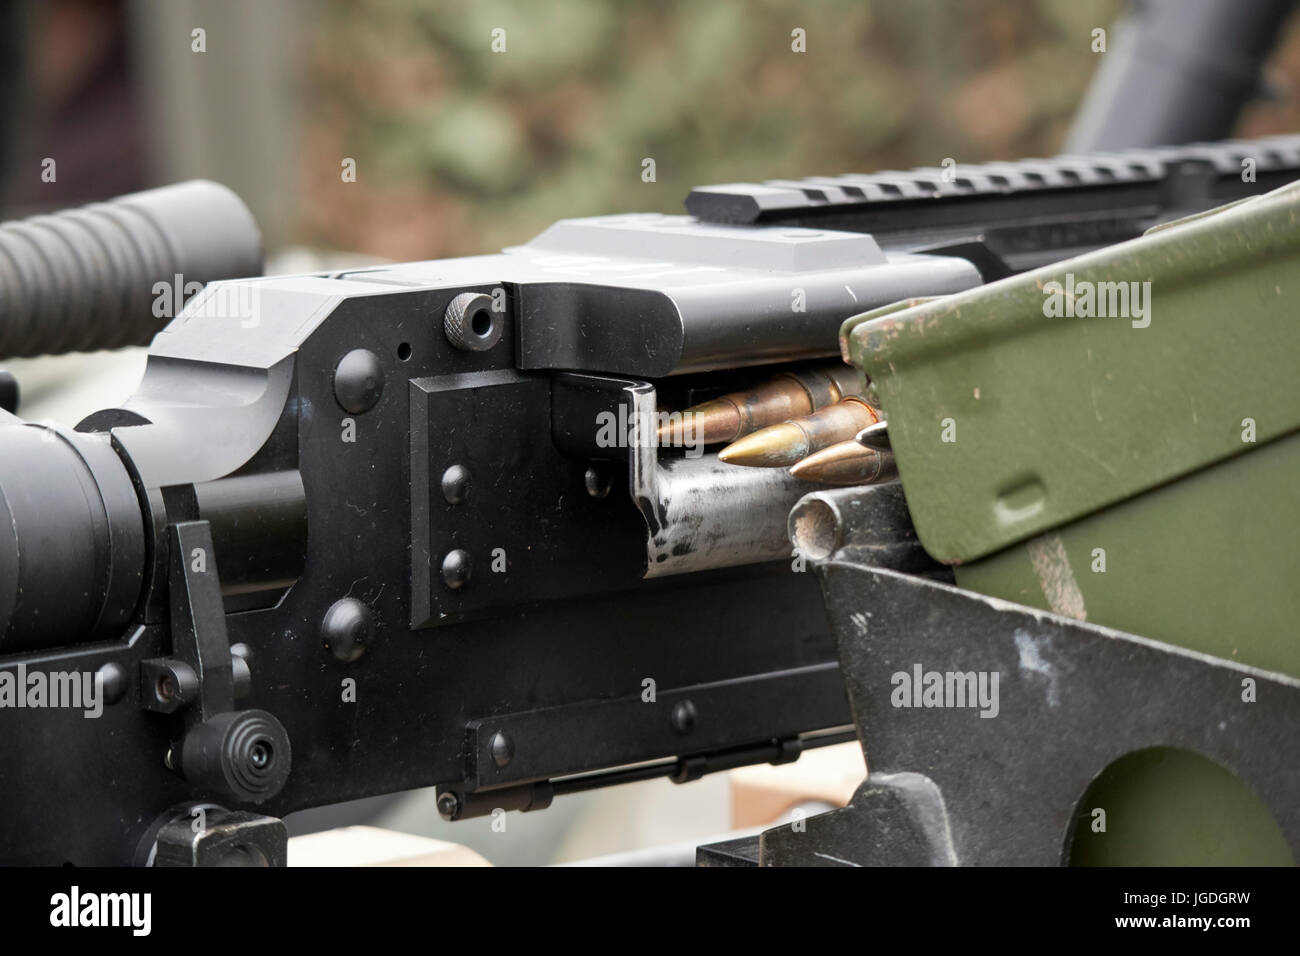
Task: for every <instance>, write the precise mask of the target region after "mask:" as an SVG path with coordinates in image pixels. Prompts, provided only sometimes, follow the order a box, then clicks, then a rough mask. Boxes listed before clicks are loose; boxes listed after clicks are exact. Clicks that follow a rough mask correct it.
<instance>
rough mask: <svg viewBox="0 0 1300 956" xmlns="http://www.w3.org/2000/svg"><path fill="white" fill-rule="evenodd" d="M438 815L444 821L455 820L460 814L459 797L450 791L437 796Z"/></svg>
mask: <svg viewBox="0 0 1300 956" xmlns="http://www.w3.org/2000/svg"><path fill="white" fill-rule="evenodd" d="M438 813H439V814H440V815H441V816H442V817H443V818H444V819H446V820H454V819H456V815H457V814H459V813H460V797H458V796H456V794H454V793H452V792H451V791H450V790H448V791H446V792H445V793H440V794H438Z"/></svg>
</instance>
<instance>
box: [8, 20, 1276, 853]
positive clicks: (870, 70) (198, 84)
mask: <svg viewBox="0 0 1300 956" xmlns="http://www.w3.org/2000/svg"><path fill="white" fill-rule="evenodd" d="M1122 7H1123V5H1122V4H1121V3H1120V2H1119V0H909V2H907V3H898V2H885V0H879V2H864V0H819V2H817V3H813V4H799V5H794V4H791V3H789V2H776V0H712V2H709V3H698V2H688V0H659V2H654V3H648V2H647V3H629V2H621V0H548V2H546V3H537V2H534V0H401V2H399V0H220V2H217V0H44V2H39V3H37V2H15V0H0V134H2V135H0V216H3V218H13V217H16V216H21V215H27V214H31V213H35V212H40V211H44V210H49V209H54V208H60V207H67V206H70V205H76V204H81V203H84V202H88V201H91V200H97V199H104V198H108V197H111V196H115V195H119V194H122V193H126V192H131V191H133V190H138V189H145V188H149V187H151V186H156V185H161V184H164V183H169V182H176V181H179V180H184V179H191V178H196V177H202V178H210V179H215V180H217V181H219V182H223V183H225V184H226V185H228V186H230V187H232V188H233V189H234V190H235V191H236V192H238V193H239V194H240V195H241V196H242V197H243V198H244V200H245V201H246V202H247V203H248V205H249V206H250V208H251V209H252V211H253V213H254V215H255V216H256V217H257V219H258V221H259V223H260V224H261V227H262V231H263V235H264V240H265V245H266V251H267V256H268V266H267V269H268V271H269V272H284V271H297V272H302V271H312V270H316V269H320V268H325V267H327V266H328V267H334V266H343V265H350V264H353V263H362V262H367V261H373V259H375V258H383V259H393V260H411V259H429V258H438V257H444V256H452V255H465V254H473V253H481V252H494V251H497V250H498V249H499V248H501V247H502V246H505V245H511V244H515V243H520V242H523V241H526V240H527V239H529V238H531V237H532V236H534V235H536V234H537V233H538V232H540V231H541V230H542V229H544V228H545V227H546V226H547V225H549V224H550V223H551V222H553V221H554V220H556V219H560V218H566V217H575V216H588V215H599V214H607V213H614V212H622V211H657V212H668V213H672V212H680V211H681V201H682V199H683V197H684V196H685V195H686V193H687V192H688V191H689V190H690V188H691V187H692V186H695V185H700V184H705V183H719V182H731V181H746V180H749V181H752V180H763V179H776V178H800V177H804V176H813V175H832V174H838V173H846V172H870V171H874V170H878V169H888V168H899V167H904V168H905V167H910V166H920V165H925V166H934V165H938V164H940V163H941V162H942V161H943V159H944V158H947V157H952V158H954V159H955V160H956V162H957V163H959V164H961V163H969V162H980V161H984V160H990V159H1018V158H1022V157H1027V156H1044V155H1051V154H1053V153H1056V152H1058V151H1059V150H1060V149H1061V146H1062V143H1063V141H1064V139H1065V135H1066V132H1067V129H1068V128H1069V124H1070V121H1071V119H1072V118H1073V115H1074V112H1075V110H1076V109H1077V108H1078V106H1079V102H1080V100H1081V99H1082V97H1083V93H1084V90H1085V88H1086V87H1087V84H1088V81H1089V79H1090V78H1091V76H1092V74H1093V71H1094V70H1095V69H1096V67H1097V65H1098V62H1099V59H1100V56H1101V54H1098V53H1096V52H1094V51H1093V40H1094V37H1093V31H1094V30H1095V29H1097V28H1104V29H1107V30H1109V29H1110V28H1111V27H1112V25H1113V23H1114V21H1115V19H1116V17H1117V15H1118V14H1119V13H1120V12H1121V10H1122ZM796 29H798V30H802V31H804V37H805V44H806V52H799V53H796V52H794V50H792V42H794V41H793V39H792V31H794V30H796ZM495 31H503V32H495ZM494 46H495V49H494ZM1297 89H1300V22H1297V20H1296V18H1294V17H1293V18H1292V19H1291V20H1290V21H1289V22H1288V25H1287V27H1286V29H1285V31H1284V35H1283V37H1282V39H1281V42H1280V43H1279V44H1278V46H1277V48H1276V50H1275V52H1274V54H1273V57H1272V59H1271V61H1270V63H1269V66H1268V70H1267V90H1266V92H1267V93H1268V95H1266V96H1264V97H1262V98H1260V99H1259V100H1257V101H1255V102H1254V103H1252V104H1251V105H1250V106H1249V108H1248V109H1247V110H1246V111H1245V113H1244V114H1243V116H1242V118H1241V120H1240V123H1239V127H1238V130H1237V133H1238V135H1241V136H1259V135H1267V134H1271V133H1277V132H1288V131H1292V130H1296V129H1300V97H1298V96H1297V92H1296V91H1297ZM647 158H649V159H653V160H654V167H655V169H654V171H655V176H654V181H652V182H647V181H646V180H645V178H644V177H643V169H644V167H643V161H644V160H645V159H647ZM48 159H53V160H54V161H55V166H54V169H55V170H56V173H55V175H54V177H53V178H52V179H51V178H50V177H49V176H48V175H45V176H43V175H42V174H43V172H45V171H46V169H47V165H48V164H47V163H46V162H45V161H46V160H48ZM348 160H351V161H353V162H354V164H355V181H345V177H344V176H343V175H341V173H342V170H343V166H344V164H345V162H346V161H348ZM6 365H7V367H9V368H10V370H11V371H14V372H16V373H17V374H18V377H19V380H20V382H21V383H22V386H23V390H24V408H23V414H24V416H25V417H28V418H31V419H42V418H51V419H53V420H55V421H60V422H63V423H66V424H75V422H76V421H78V420H79V419H80V418H81V417H82V416H83V415H85V414H87V413H88V412H90V411H92V410H94V409H97V408H100V407H103V406H106V405H111V404H114V403H117V402H119V401H120V400H121V399H122V398H124V397H125V396H126V395H127V394H128V393H129V392H130V391H131V390H132V388H133V386H134V384H135V382H136V381H137V380H138V378H139V374H140V370H141V369H142V368H143V351H142V350H139V349H134V350H124V351H122V352H118V353H114V354H113V355H111V356H103V355H91V356H85V355H69V356H62V357H58V358H53V359H40V360H36V361H29V362H11V363H6ZM836 749H837V750H838V751H839V753H840V757H838V758H836V759H837V760H838V761H839V763H833V762H832V763H831V764H827V765H826V766H825V767H823V769H822V770H821V771H820V773H821V776H822V777H823V778H824V779H825V780H830V781H832V782H831V783H827V784H826V785H825V787H824V795H825V797H826V799H827V800H828V801H829V800H833V798H834V794H835V793H837V792H839V790H837V788H840V789H842V784H843V781H842V779H841V778H843V777H844V774H845V773H847V774H848V776H847V779H848V780H849V784H848V787H849V791H850V792H851V789H852V784H853V783H856V781H857V780H858V779H860V777H861V773H862V767H861V754H860V751H857V750H856V745H847V749H844V748H836ZM807 759H808V758H805V760H807ZM827 759H829V758H827ZM802 763H803V761H801V764H802ZM837 768H838V769H837ZM845 768H847V770H846V769H845ZM790 769H791V768H783V769H778V770H771V769H769V770H766V771H761V774H768V775H769V776H768V777H764V778H763V779H764V780H766V781H767V783H764V784H762V786H759V785H758V784H756V783H755V782H754V780H753V775H752V774H751V775H750V777H749V778H745V779H739V780H738V779H736V778H732V779H729V778H727V777H717V778H709V779H706V780H704V781H701V782H699V783H695V784H692V785H690V786H687V787H681V788H674V787H673V785H671V784H669V783H666V782H662V781H660V782H655V783H648V784H640V785H635V786H628V787H622V788H615V789H614V790H611V791H605V792H599V793H594V794H587V795H582V796H574V797H566V798H562V799H560V800H558V801H557V802H556V804H555V805H554V806H553V807H552V808H551V809H550V810H548V811H546V812H544V813H540V814H528V815H522V816H521V815H518V814H511V815H510V817H509V821H508V825H507V832H506V833H499V832H493V831H492V829H491V821H490V820H477V821H470V822H468V823H465V824H456V825H454V826H453V825H447V824H444V823H443V822H442V821H441V820H440V819H439V817H438V815H437V812H436V810H435V808H434V806H433V799H432V795H431V794H427V793H421V794H416V795H407V796H404V797H395V798H384V799H381V800H375V801H367V802H364V804H363V805H361V806H354V807H349V808H344V809H342V810H334V811H329V812H324V811H322V812H310V813H307V814H304V815H301V816H300V819H298V820H295V821H294V827H295V829H296V831H297V832H304V831H307V830H311V829H316V828H320V827H326V826H332V825H335V824H337V823H340V822H356V821H358V820H368V821H371V822H374V823H376V824H377V825H380V826H388V827H392V828H394V829H397V830H401V831H404V832H410V833H419V834H425V835H429V836H437V837H440V838H443V839H449V840H454V841H457V842H461V843H465V844H468V845H470V846H472V847H474V848H475V849H476V850H478V852H480V853H482V854H483V856H485V857H486V858H487V859H489V860H490V861H492V862H494V863H544V862H553V861H557V860H575V859H581V858H583V857H590V856H595V855H598V854H606V853H614V852H622V851H628V850H635V849H637V848H641V847H647V846H653V845H656V844H664V843H672V842H675V841H697V842H698V841H699V840H701V839H704V838H707V837H711V836H714V835H716V834H718V833H720V832H722V831H726V830H729V829H731V828H733V827H735V826H740V825H751V824H754V823H757V822H767V820H769V819H775V818H776V817H777V816H779V815H781V814H788V813H789V812H790V810H791V806H790V805H788V804H782V803H781V801H780V800H776V801H775V802H774V803H773V802H772V801H768V802H767V803H764V802H763V800H762V799H757V798H755V797H754V796H753V792H754V787H756V786H758V787H759V790H760V791H762V792H768V791H767V790H763V788H764V787H767V788H768V790H770V789H771V787H773V786H775V787H776V789H777V790H778V791H779V790H780V784H771V780H772V779H775V778H772V777H771V776H770V775H772V774H776V775H777V777H780V775H781V774H782V773H789V771H790ZM834 781H839V782H834ZM747 788H748V789H747ZM764 814H766V817H764Z"/></svg>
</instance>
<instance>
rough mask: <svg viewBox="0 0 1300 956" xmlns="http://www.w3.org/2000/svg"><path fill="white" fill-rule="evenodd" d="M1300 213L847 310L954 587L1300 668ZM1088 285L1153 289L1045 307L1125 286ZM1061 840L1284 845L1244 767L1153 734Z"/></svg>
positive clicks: (1272, 860)
mask: <svg viewBox="0 0 1300 956" xmlns="http://www.w3.org/2000/svg"><path fill="white" fill-rule="evenodd" d="M1298 220H1300V183H1293V184H1292V185H1290V186H1288V187H1285V188H1283V189H1280V190H1276V191H1275V192H1272V193H1269V194H1267V195H1265V196H1261V197H1258V198H1256V199H1251V200H1246V201H1243V202H1239V203H1234V204H1232V205H1231V206H1227V207H1222V208H1221V209H1219V210H1216V211H1213V212H1211V213H1208V214H1203V215H1200V216H1195V217H1189V218H1188V219H1186V220H1183V221H1180V222H1177V223H1169V224H1165V225H1164V226H1161V227H1159V228H1158V229H1155V230H1152V231H1151V232H1149V233H1148V234H1147V235H1146V236H1143V237H1142V238H1140V239H1136V240H1133V241H1132V242H1128V243H1124V244H1121V245H1117V246H1112V247H1110V248H1107V249H1104V250H1100V251H1098V252H1095V253H1092V254H1090V255H1087V256H1081V257H1079V258H1076V259H1071V260H1066V261H1064V262H1061V263H1057V264H1055V265H1053V266H1051V267H1048V268H1044V269H1040V270H1037V271H1035V272H1032V273H1027V274H1025V275H1022V276H1017V277H1013V278H1010V279H1007V280H1004V281H1001V282H996V283H992V284H990V285H988V286H984V287H982V288H980V289H976V290H972V291H969V292H964V293H959V294H957V295H953V296H947V297H944V298H942V299H939V300H934V301H930V302H927V303H922V304H911V303H899V304H897V305H894V306H887V307H885V308H883V309H878V310H876V311H874V312H871V313H867V314H865V315H862V316H857V317H855V318H852V319H849V320H848V321H847V322H846V323H845V324H844V326H843V328H842V330H841V349H842V351H843V352H844V353H845V356H846V358H848V359H849V360H851V361H852V362H853V363H854V364H855V365H857V366H858V367H859V368H860V369H862V370H863V371H864V372H865V373H866V374H867V375H868V377H869V378H870V379H871V383H872V389H873V390H874V392H875V396H876V398H877V400H878V401H879V402H880V404H881V405H882V407H883V409H884V411H885V415H886V417H887V419H888V421H889V434H890V440H891V443H892V446H893V450H894V454H895V457H896V459H897V462H898V469H899V474H900V478H901V480H902V483H903V488H904V490H905V491H906V493H907V500H908V506H909V508H910V510H911V512H912V517H913V520H914V522H915V524H916V527H917V533H918V535H919V537H920V539H921V542H922V544H924V545H925V547H926V550H928V551H929V552H930V554H931V555H932V556H934V557H935V558H937V559H939V560H941V561H944V562H947V563H949V564H953V565H956V566H957V567H956V568H955V573H956V576H957V583H958V584H959V585H960V586H962V587H964V588H968V589H970V590H974V591H978V592H981V593H984V594H989V595H992V596H995V597H1000V598H1003V599H1006V600H1011V601H1015V602H1017V603H1020V604H1026V605H1031V606H1035V607H1040V608H1044V609H1047V610H1051V611H1054V612H1056V613H1058V614H1065V615H1067V616H1071V617H1075V618H1078V619H1082V620H1087V621H1091V622H1093V623H1097V624H1103V625H1107V626H1110V627H1114V628H1117V629H1120V630H1124V631H1128V632H1130V633H1134V634H1141V635H1143V636H1146V637H1150V638H1154V639H1156V640H1160V641H1164V642H1166V643H1170V644H1175V645H1179V646H1182V647H1187V648H1190V649H1193V650H1197V651H1201V652H1203V653H1207V654H1211V655H1214V656H1217V657H1221V658H1226V659H1231V660H1235V661H1239V662H1242V663H1246V664H1251V665H1254V666H1257V667H1260V668H1263V669H1266V670H1272V671H1278V672H1282V673H1285V674H1288V675H1290V676H1293V677H1300V635H1298V634H1297V631H1296V622H1297V621H1300V584H1298V582H1300V480H1298V477H1297V476H1300V380H1298V376H1297V372H1298V371H1300V361H1298V359H1300V314H1298V310H1297V308H1296V306H1295V303H1296V302H1297V301H1300V221H1298ZM1053 282H1055V283H1058V284H1059V288H1060V289H1061V295H1060V296H1051V295H1049V294H1050V293H1052V292H1054V291H1055V290H1056V288H1057V286H1053V285H1052V284H1051V283H1053ZM1103 283H1126V284H1128V283H1139V285H1138V286H1137V290H1149V294H1147V293H1144V292H1142V291H1138V292H1137V295H1139V296H1143V298H1141V299H1135V298H1134V292H1135V290H1134V287H1132V286H1130V285H1125V286H1124V288H1125V289H1126V290H1127V291H1128V292H1129V299H1130V301H1129V306H1130V308H1129V310H1128V314H1127V315H1115V314H1113V313H1114V312H1115V311H1119V310H1111V309H1108V311H1110V312H1111V313H1112V314H1111V315H1110V316H1108V317H1085V316H1082V315H1079V314H1076V315H1075V316H1073V317H1071V316H1069V315H1062V314H1054V312H1055V309H1054V306H1063V305H1064V302H1065V301H1066V299H1067V295H1066V291H1067V290H1068V291H1070V292H1072V293H1073V296H1074V298H1073V301H1074V304H1075V305H1076V306H1079V305H1081V304H1082V303H1083V301H1084V298H1083V297H1084V295H1085V290H1091V291H1092V292H1093V294H1094V298H1093V305H1094V307H1095V306H1096V296H1095V294H1096V293H1097V292H1098V290H1104V291H1105V293H1106V297H1107V302H1106V304H1107V306H1110V305H1112V304H1114V305H1119V304H1120V303H1119V301H1118V292H1117V291H1115V290H1117V289H1118V287H1117V286H1103V285H1102V284H1103ZM1141 283H1150V285H1149V286H1145V287H1144V286H1142V285H1140V284H1141ZM1112 294H1113V295H1114V296H1115V300H1114V301H1113V302H1112V300H1111V295H1112ZM1135 301H1136V302H1137V303H1138V305H1139V308H1137V309H1136V310H1135V309H1134V308H1133V305H1134V302H1135ZM1075 311H1076V313H1079V312H1082V311H1083V309H1076V310H1075ZM1094 311H1095V309H1094ZM1168 691H1169V692H1173V693H1176V692H1177V688H1169V689H1168ZM1224 692H1225V693H1232V694H1241V693H1243V689H1242V688H1238V687H1235V686H1232V687H1225V689H1224ZM1242 706H1267V705H1266V703H1265V702H1258V701H1255V702H1251V701H1247V700H1245V699H1243V701H1242ZM1278 759H1279V761H1292V760H1294V759H1295V755H1294V754H1279V755H1278ZM1098 807H1100V808H1102V809H1104V810H1105V811H1106V817H1107V821H1108V824H1107V829H1106V831H1104V832H1098V831H1096V830H1094V829H1093V820H1094V818H1093V816H1092V811H1093V810H1094V809H1096V808H1098ZM1072 861H1073V862H1075V863H1081V864H1090V863H1110V864H1128V865H1143V864H1165V865H1170V864H1175V865H1176V864H1187V863H1197V864H1202V865H1212V864H1280V863H1289V862H1294V861H1293V860H1292V859H1291V857H1290V853H1289V850H1288V849H1287V847H1286V844H1285V841H1284V840H1283V839H1282V838H1281V836H1280V834H1279V833H1278V832H1277V828H1276V825H1275V824H1274V822H1273V821H1272V819H1271V817H1270V816H1269V814H1268V812H1267V810H1265V809H1264V808H1263V806H1262V805H1261V804H1260V803H1259V801H1258V800H1257V799H1256V798H1255V796H1254V794H1252V793H1251V792H1250V791H1249V789H1248V788H1246V787H1245V785H1244V784H1242V783H1241V782H1240V781H1239V780H1238V779H1237V778H1235V777H1234V776H1233V775H1232V774H1231V773H1230V772H1229V771H1228V770H1226V769H1224V768H1222V767H1219V766H1218V765H1216V764H1214V763H1212V762H1210V761H1208V760H1205V759H1204V758H1202V757H1200V756H1198V755H1194V754H1188V753H1185V752H1173V751H1167V750H1155V751H1144V752H1142V753H1139V754H1131V755H1129V756H1128V757H1126V758H1124V759H1123V760H1121V761H1119V762H1117V763H1116V764H1114V765H1112V767H1111V768H1108V769H1107V770H1106V772H1104V773H1103V774H1102V775H1101V776H1100V777H1099V778H1098V780H1097V781H1096V782H1095V784H1094V786H1093V787H1092V788H1091V789H1090V791H1089V792H1088V794H1087V795H1081V801H1080V815H1079V823H1078V826H1077V828H1076V830H1075V833H1074V843H1073V851H1072Z"/></svg>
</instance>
